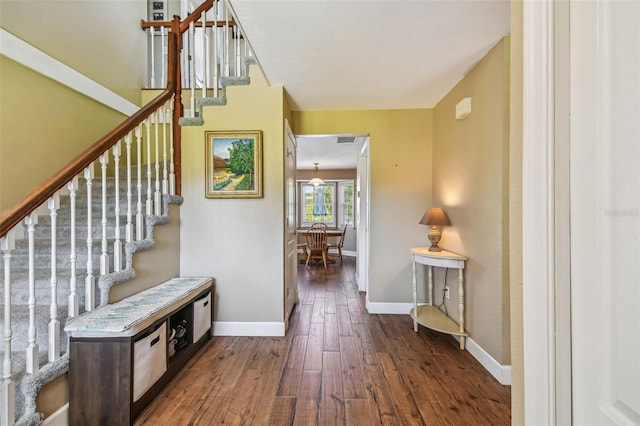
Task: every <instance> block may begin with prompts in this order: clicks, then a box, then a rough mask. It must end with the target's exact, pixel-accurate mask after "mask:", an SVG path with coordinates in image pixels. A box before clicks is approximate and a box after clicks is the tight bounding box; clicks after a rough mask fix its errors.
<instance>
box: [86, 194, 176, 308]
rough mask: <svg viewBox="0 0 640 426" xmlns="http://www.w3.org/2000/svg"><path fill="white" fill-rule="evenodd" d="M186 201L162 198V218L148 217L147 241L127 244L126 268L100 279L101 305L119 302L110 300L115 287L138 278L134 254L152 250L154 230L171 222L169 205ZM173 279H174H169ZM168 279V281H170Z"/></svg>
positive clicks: (172, 197) (125, 247)
mask: <svg viewBox="0 0 640 426" xmlns="http://www.w3.org/2000/svg"><path fill="white" fill-rule="evenodd" d="M183 201H184V199H183V198H182V197H181V196H179V195H163V196H162V212H163V214H162V215H161V216H147V217H146V222H145V225H146V229H145V239H144V240H141V241H132V242H130V243H126V244H125V246H124V252H125V253H124V254H125V257H124V260H125V268H124V269H123V270H121V271H119V272H112V273H110V274H107V275H103V276H101V277H100V278H99V279H98V288H99V289H100V296H99V300H100V302H99V305H98V306H105V305H106V304H108V303H110V301H111V302H115V301H117V300H110V299H112V298H111V292H112V290H113V289H114V287H115V286H117V285H119V284H124V283H126V282H127V281H130V280H132V279H134V278H136V276H137V274H136V270H135V268H134V254H135V253H138V252H142V251H146V250H150V249H151V248H153V247H154V246H155V245H156V241H155V239H154V237H153V230H154V227H155V226H156V225H167V224H169V223H170V222H171V217H170V216H169V205H170V204H175V205H182V203H183ZM169 278H173V277H169ZM169 278H167V279H169ZM138 291H142V289H138Z"/></svg>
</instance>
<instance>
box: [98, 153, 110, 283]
mask: <svg viewBox="0 0 640 426" xmlns="http://www.w3.org/2000/svg"><path fill="white" fill-rule="evenodd" d="M99 161H100V166H101V169H102V222H101V223H102V254H101V255H100V275H106V274H108V273H109V254H108V253H107V164H109V152H108V151H107V152H105V153H104V154H102V155H101V156H100V158H99Z"/></svg>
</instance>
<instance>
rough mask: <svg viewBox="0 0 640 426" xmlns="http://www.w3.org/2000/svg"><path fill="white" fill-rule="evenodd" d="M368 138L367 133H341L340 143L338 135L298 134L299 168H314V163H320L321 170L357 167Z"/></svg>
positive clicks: (297, 159)
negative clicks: (347, 134)
mask: <svg viewBox="0 0 640 426" xmlns="http://www.w3.org/2000/svg"><path fill="white" fill-rule="evenodd" d="M367 138H368V136H367V135H350V136H347V137H345V135H341V137H340V143H338V140H339V138H338V135H305V136H297V137H296V142H297V143H298V149H297V150H296V154H297V158H296V161H297V166H298V167H297V168H298V169H300V170H313V168H314V163H318V168H319V169H321V170H334V169H355V168H356V166H357V163H358V156H359V154H360V150H361V149H362V144H363V143H364V141H365V140H366V139H367ZM345 140H346V142H345ZM352 140H353V142H352Z"/></svg>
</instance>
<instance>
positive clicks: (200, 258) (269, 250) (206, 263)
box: [180, 67, 285, 322]
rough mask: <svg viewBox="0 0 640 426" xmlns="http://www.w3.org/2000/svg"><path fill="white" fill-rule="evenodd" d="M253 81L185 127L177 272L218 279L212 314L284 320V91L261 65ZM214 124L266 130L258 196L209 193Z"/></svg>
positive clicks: (230, 92) (247, 319) (221, 318)
mask: <svg viewBox="0 0 640 426" xmlns="http://www.w3.org/2000/svg"><path fill="white" fill-rule="evenodd" d="M250 77H251V84H250V85H249V86H238V87H231V88H228V89H227V97H228V103H227V105H226V106H224V107H207V108H205V111H204V120H205V124H204V126H202V127H183V128H182V138H183V139H182V195H183V196H184V204H183V205H182V208H181V211H180V216H181V220H182V227H181V240H180V247H181V251H180V271H181V273H182V275H207V276H213V277H214V278H215V279H216V305H215V318H214V320H215V321H226V322H282V321H283V319H284V311H283V303H282V301H283V297H284V296H283V294H284V290H283V288H284V287H283V276H284V244H283V233H284V226H283V222H284V196H283V194H284V183H283V179H284V175H283V164H284V161H283V155H284V151H283V138H284V117H283V111H284V109H285V106H284V91H283V89H282V87H268V86H267V84H266V82H265V80H264V79H263V78H262V76H261V74H260V72H259V71H258V70H257V69H256V67H251V74H250ZM211 130H261V131H262V138H263V150H262V151H263V183H264V187H263V194H264V198H260V199H207V198H205V196H204V193H205V156H204V154H205V139H204V137H205V136H204V134H205V132H206V131H211Z"/></svg>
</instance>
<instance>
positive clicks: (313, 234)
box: [305, 228, 327, 268]
mask: <svg viewBox="0 0 640 426" xmlns="http://www.w3.org/2000/svg"><path fill="white" fill-rule="evenodd" d="M307 249H308V254H307V262H306V263H305V266H309V261H311V260H312V259H322V263H323V264H324V267H325V268H326V267H327V231H326V230H325V229H317V228H316V229H313V228H312V229H309V230H308V231H307Z"/></svg>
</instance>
